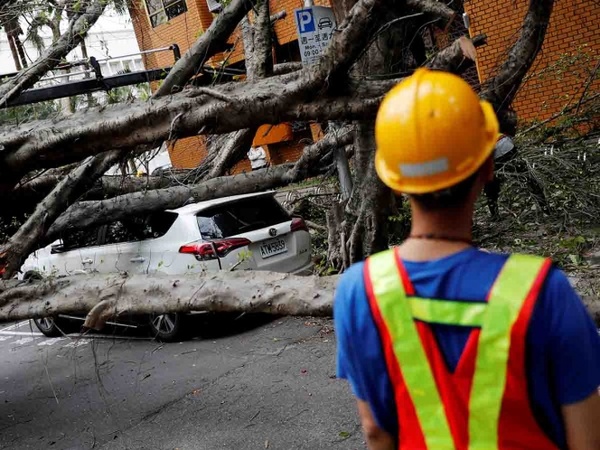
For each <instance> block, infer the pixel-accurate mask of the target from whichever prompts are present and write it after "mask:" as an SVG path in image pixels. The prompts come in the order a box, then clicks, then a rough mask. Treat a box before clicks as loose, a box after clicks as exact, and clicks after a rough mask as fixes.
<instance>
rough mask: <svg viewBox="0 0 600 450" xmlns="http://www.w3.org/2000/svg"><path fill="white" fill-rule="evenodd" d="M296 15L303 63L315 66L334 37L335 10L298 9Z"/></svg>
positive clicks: (317, 8) (319, 7) (321, 7)
mask: <svg viewBox="0 0 600 450" xmlns="http://www.w3.org/2000/svg"><path fill="white" fill-rule="evenodd" d="M294 13H295V14H294V17H295V19H296V30H297V32H298V45H299V46H300V56H301V57H302V63H303V64H306V65H311V64H314V63H316V62H317V61H318V60H319V58H320V56H321V55H322V54H323V53H324V52H325V49H326V48H327V47H329V42H331V39H332V37H333V31H334V30H335V26H336V25H335V17H334V15H333V10H332V9H331V8H325V7H323V6H311V7H309V8H301V9H296V10H295V11H294Z"/></svg>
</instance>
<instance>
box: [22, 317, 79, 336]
mask: <svg viewBox="0 0 600 450" xmlns="http://www.w3.org/2000/svg"><path fill="white" fill-rule="evenodd" d="M33 323H34V324H35V326H36V327H37V329H38V330H40V331H41V332H42V334H43V335H44V336H47V337H60V336H63V335H64V334H67V333H71V332H73V331H75V329H76V328H75V325H74V324H73V322H71V321H70V320H68V319H62V318H60V317H58V318H56V317H42V318H41V319H33Z"/></svg>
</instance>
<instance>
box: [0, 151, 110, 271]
mask: <svg viewBox="0 0 600 450" xmlns="http://www.w3.org/2000/svg"><path fill="white" fill-rule="evenodd" d="M119 157H120V153H119V152H116V151H112V152H107V153H103V154H100V155H97V156H94V157H90V158H88V160H86V161H84V162H83V163H82V164H81V165H80V166H79V167H78V168H77V169H75V170H73V171H72V172H71V173H69V174H68V175H67V176H65V177H64V178H63V179H62V180H61V181H60V182H59V183H58V184H57V185H56V187H55V188H54V189H53V190H52V192H50V194H48V196H47V197H46V198H45V199H44V200H43V201H42V202H40V203H39V204H38V206H37V208H36V210H35V211H34V212H33V214H32V215H31V216H30V217H29V218H28V219H27V221H26V222H25V223H24V224H23V225H22V226H21V228H19V231H17V232H16V233H15V234H14V235H13V236H11V238H10V239H9V240H8V242H7V243H6V244H5V245H3V246H2V247H0V266H2V267H3V268H4V273H3V275H2V276H3V278H4V279H9V278H11V277H12V276H13V275H14V274H16V273H17V271H18V270H19V268H20V267H21V265H22V264H23V262H24V261H25V259H26V258H27V255H29V253H31V251H32V250H34V249H35V248H36V245H37V243H38V242H39V241H40V240H41V239H42V238H43V237H44V236H45V235H46V232H47V231H48V228H49V227H50V225H51V224H52V223H54V221H55V220H56V219H57V218H58V217H59V216H60V215H61V214H62V213H63V212H64V211H65V210H66V209H67V207H68V206H69V205H71V204H72V203H73V202H74V201H75V200H76V199H77V198H78V197H80V196H81V195H82V194H84V193H85V192H86V191H87V190H88V189H89V188H90V187H91V186H92V185H93V184H94V183H95V181H96V180H97V179H98V178H100V177H101V176H102V175H103V174H104V172H106V171H107V170H108V169H109V168H110V167H111V166H112V165H114V164H115V163H116V162H117V161H118V159H119Z"/></svg>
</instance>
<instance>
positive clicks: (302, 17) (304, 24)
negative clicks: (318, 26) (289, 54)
mask: <svg viewBox="0 0 600 450" xmlns="http://www.w3.org/2000/svg"><path fill="white" fill-rule="evenodd" d="M296 23H297V24H298V29H299V31H300V34H303V33H312V32H314V31H315V21H314V20H313V14H312V10H311V9H301V10H298V11H296Z"/></svg>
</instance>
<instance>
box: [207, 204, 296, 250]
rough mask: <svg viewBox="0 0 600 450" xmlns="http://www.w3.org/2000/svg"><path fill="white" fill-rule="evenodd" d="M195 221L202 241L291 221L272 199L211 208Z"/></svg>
mask: <svg viewBox="0 0 600 450" xmlns="http://www.w3.org/2000/svg"><path fill="white" fill-rule="evenodd" d="M197 218H198V226H199V227H200V233H201V234H202V238H203V239H223V238H226V237H230V236H235V235H237V234H241V233H246V232H248V231H254V230H259V229H261V228H265V227H270V226H273V225H275V224H278V223H281V222H287V221H288V220H291V219H290V216H289V214H288V213H287V212H286V211H285V210H284V209H283V208H282V207H281V205H280V204H279V202H277V200H275V198H274V197H272V196H265V197H250V198H244V199H241V200H237V201H235V202H231V203H226V204H223V205H217V206H213V207H211V208H208V209H205V210H203V211H201V212H199V213H198V214H197Z"/></svg>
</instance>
